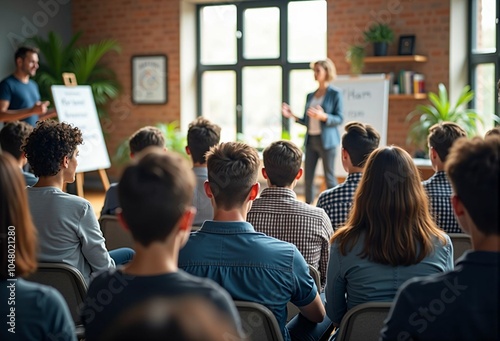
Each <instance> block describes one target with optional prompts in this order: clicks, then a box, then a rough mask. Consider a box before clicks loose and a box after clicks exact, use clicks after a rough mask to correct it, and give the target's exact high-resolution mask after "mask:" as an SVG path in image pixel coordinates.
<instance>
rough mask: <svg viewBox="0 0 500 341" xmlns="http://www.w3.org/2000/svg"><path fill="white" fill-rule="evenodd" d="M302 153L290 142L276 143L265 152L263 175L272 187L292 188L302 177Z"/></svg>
mask: <svg viewBox="0 0 500 341" xmlns="http://www.w3.org/2000/svg"><path fill="white" fill-rule="evenodd" d="M301 165H302V151H301V150H300V148H299V147H297V146H296V145H295V144H293V143H292V142H290V141H276V142H273V143H271V144H270V145H269V146H268V147H267V148H266V149H265V150H264V168H263V169H262V175H263V176H264V178H266V179H268V180H269V182H270V185H271V186H276V187H290V186H292V184H294V182H295V180H298V179H299V178H300V177H301V176H302V168H301Z"/></svg>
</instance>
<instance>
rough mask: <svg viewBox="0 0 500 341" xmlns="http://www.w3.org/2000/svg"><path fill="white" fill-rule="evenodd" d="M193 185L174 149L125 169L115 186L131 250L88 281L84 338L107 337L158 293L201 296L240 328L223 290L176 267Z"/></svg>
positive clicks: (184, 238) (153, 154)
mask: <svg viewBox="0 0 500 341" xmlns="http://www.w3.org/2000/svg"><path fill="white" fill-rule="evenodd" d="M194 187H195V178H194V174H193V172H192V171H191V170H190V167H189V164H188V162H187V161H186V160H185V159H184V158H183V157H182V156H180V155H178V154H175V153H170V152H165V151H162V152H151V153H149V154H146V155H144V156H143V157H141V158H140V160H139V162H138V163H136V164H133V165H131V166H129V167H127V168H126V169H125V171H124V173H123V176H122V178H121V180H120V182H119V185H118V195H119V200H120V203H121V209H122V211H121V213H118V219H119V221H120V222H121V224H122V225H123V226H124V227H125V228H127V229H128V230H130V232H131V234H132V237H133V238H134V242H135V250H136V254H135V256H134V259H133V260H132V261H131V262H130V263H128V264H127V265H125V266H124V267H121V268H118V269H110V270H108V271H105V272H103V273H101V274H99V275H98V276H97V277H96V278H95V279H94V280H93V281H92V283H91V285H90V287H89V290H88V294H87V298H86V300H85V303H84V307H83V309H82V319H83V323H84V325H85V332H86V339H87V340H88V341H93V340H107V339H106V338H104V337H103V335H104V334H103V333H104V331H105V330H106V329H107V328H108V327H110V326H112V325H113V324H114V323H115V322H114V321H117V319H119V318H120V315H121V314H122V313H123V312H125V311H127V310H129V309H134V308H135V307H136V306H137V305H139V304H142V303H144V302H145V301H147V300H149V299H151V298H158V297H164V298H183V297H203V298H206V299H207V300H209V301H210V302H212V303H214V304H215V305H216V307H217V309H218V311H220V312H221V313H222V314H223V315H224V316H227V318H228V319H229V321H230V326H231V329H230V330H231V331H232V330H235V329H236V330H238V331H240V330H241V323H240V320H239V315H238V312H237V310H236V307H235V306H234V303H233V301H232V300H231V297H230V296H229V295H228V294H227V292H225V291H224V289H222V288H221V287H220V286H219V285H217V284H216V283H214V282H213V281H211V280H209V279H205V278H198V277H194V276H192V275H189V274H187V273H185V272H184V271H181V270H179V269H178V267H177V258H178V253H179V249H180V248H181V247H182V246H183V245H184V244H185V242H186V241H187V240H188V238H189V232H190V231H191V223H192V221H193V218H194V215H195V209H194V208H193V207H192V206H191V203H192V200H193V191H194ZM109 288H113V289H111V292H110V291H108V289H109ZM103 292H109V295H111V296H109V301H108V299H106V301H103V299H102V293H103ZM193 316H194V315H193ZM117 323H119V322H117ZM164 336H165V335H164ZM169 337H170V335H168V334H167V338H169ZM139 339H145V340H147V339H149V338H147V337H142V338H139ZM173 339H175V338H173Z"/></svg>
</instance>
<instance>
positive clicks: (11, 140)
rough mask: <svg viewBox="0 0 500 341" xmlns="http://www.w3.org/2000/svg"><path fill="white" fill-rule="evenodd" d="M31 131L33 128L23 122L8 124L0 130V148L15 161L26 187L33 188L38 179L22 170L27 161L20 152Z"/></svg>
mask: <svg viewBox="0 0 500 341" xmlns="http://www.w3.org/2000/svg"><path fill="white" fill-rule="evenodd" d="M32 131H33V127H32V126H31V125H30V124H28V123H26V122H23V121H14V122H9V123H7V124H5V125H4V127H3V128H1V130H0V147H1V148H2V151H4V152H7V153H9V154H11V155H12V156H13V157H14V158H15V159H16V161H17V162H16V163H17V165H18V166H19V168H21V171H22V172H23V176H24V181H25V182H26V185H27V186H33V185H34V184H36V182H37V181H38V178H37V177H36V176H35V175H34V174H33V173H30V172H27V171H25V170H24V169H23V168H24V166H26V164H27V163H28V159H26V155H25V154H24V152H23V151H22V150H21V146H22V145H23V144H24V140H26V138H27V137H28V135H29V134H30V133H31V132H32Z"/></svg>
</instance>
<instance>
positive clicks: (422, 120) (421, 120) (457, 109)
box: [406, 83, 498, 150]
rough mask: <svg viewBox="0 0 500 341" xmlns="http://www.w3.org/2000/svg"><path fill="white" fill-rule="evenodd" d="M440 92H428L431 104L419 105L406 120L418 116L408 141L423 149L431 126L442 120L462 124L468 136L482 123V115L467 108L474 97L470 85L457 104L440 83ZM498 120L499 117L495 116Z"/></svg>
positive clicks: (411, 128) (466, 87)
mask: <svg viewBox="0 0 500 341" xmlns="http://www.w3.org/2000/svg"><path fill="white" fill-rule="evenodd" d="M438 87H439V91H438V94H435V93H433V92H429V93H428V97H429V100H430V102H431V104H429V105H418V106H417V107H416V109H415V110H414V111H412V112H411V113H409V114H408V116H407V117H406V122H407V123H409V122H410V121H412V120H413V119H414V118H417V120H416V121H414V122H413V123H412V124H411V125H410V130H409V134H408V139H407V141H406V142H407V143H408V144H413V145H415V146H416V147H417V148H420V149H421V150H426V149H427V143H426V142H427V135H428V134H429V128H430V127H431V126H433V125H434V124H436V123H440V122H454V123H457V124H458V125H460V126H461V127H462V128H463V129H464V130H465V131H466V132H467V135H468V136H474V135H475V134H476V133H477V128H478V123H480V124H482V123H483V120H482V118H481V116H479V114H478V113H477V112H476V111H475V110H474V109H467V108H466V106H467V104H468V103H469V102H470V101H472V99H473V98H474V91H472V90H471V89H470V86H468V85H467V86H465V87H464V88H463V89H462V92H461V93H460V96H459V97H458V100H457V102H456V103H455V104H453V105H452V104H451V103H450V101H449V100H448V92H447V90H446V87H445V86H444V84H442V83H440V84H439V86H438ZM493 119H494V120H498V117H494V118H493Z"/></svg>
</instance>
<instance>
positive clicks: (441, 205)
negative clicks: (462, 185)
mask: <svg viewBox="0 0 500 341" xmlns="http://www.w3.org/2000/svg"><path fill="white" fill-rule="evenodd" d="M422 185H424V188H425V191H426V192H427V196H428V197H429V205H430V210H431V214H432V216H433V218H434V221H435V222H436V224H437V226H438V227H440V228H441V229H443V230H444V231H445V232H447V233H462V230H461V229H460V226H459V225H458V223H457V220H456V218H455V215H454V214H453V208H452V206H451V200H450V197H451V193H452V189H451V185H450V183H449V182H448V179H447V178H446V173H445V172H443V171H441V172H436V173H435V174H434V175H433V176H431V177H430V178H429V179H428V180H426V181H423V182H422Z"/></svg>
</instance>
